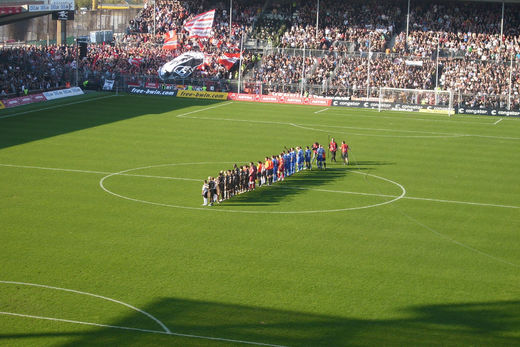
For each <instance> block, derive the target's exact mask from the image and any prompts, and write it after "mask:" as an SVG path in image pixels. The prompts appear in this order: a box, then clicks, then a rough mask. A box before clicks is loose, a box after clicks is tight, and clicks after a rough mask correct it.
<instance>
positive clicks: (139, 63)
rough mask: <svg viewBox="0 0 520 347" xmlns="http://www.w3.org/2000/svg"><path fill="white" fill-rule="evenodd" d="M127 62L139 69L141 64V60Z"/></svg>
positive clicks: (133, 59) (131, 59) (134, 59)
mask: <svg viewBox="0 0 520 347" xmlns="http://www.w3.org/2000/svg"><path fill="white" fill-rule="evenodd" d="M128 62H129V63H130V64H132V65H133V66H137V67H139V65H141V63H142V62H143V58H130V59H128Z"/></svg>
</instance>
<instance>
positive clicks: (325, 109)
mask: <svg viewBox="0 0 520 347" xmlns="http://www.w3.org/2000/svg"><path fill="white" fill-rule="evenodd" d="M328 109H329V108H328V107H327V108H324V109H323V110H319V111H316V112H314V113H321V112H323V111H327V110H328Z"/></svg>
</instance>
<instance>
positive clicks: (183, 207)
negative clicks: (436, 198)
mask: <svg viewBox="0 0 520 347" xmlns="http://www.w3.org/2000/svg"><path fill="white" fill-rule="evenodd" d="M201 164H208V163H176V164H163V165H152V166H144V167H138V168H132V169H128V170H123V171H120V172H116V173H113V174H110V175H107V176H105V177H103V178H101V179H100V180H99V186H100V187H101V189H103V190H104V191H105V192H107V193H108V194H111V195H114V196H116V197H118V198H121V199H125V200H130V201H134V202H139V203H143V204H149V205H155V206H163V207H173V208H182V209H187V210H201V211H217V212H231V213H250V214H309V213H323V212H340V211H354V210H362V209H366V208H372V207H379V206H383V205H386V204H390V203H393V202H395V201H397V200H400V199H402V198H403V197H404V196H405V195H406V189H405V188H404V187H403V186H402V185H401V184H399V183H397V182H394V181H392V180H389V179H387V178H384V177H380V176H376V175H372V174H369V173H360V172H353V173H356V174H360V175H365V176H371V177H375V178H377V179H380V180H383V181H387V182H390V183H392V184H394V185H396V186H398V187H399V188H400V189H401V192H402V193H401V195H399V196H397V197H394V198H393V199H391V200H388V201H384V202H381V203H377V204H372V205H365V206H358V207H347V208H339V209H331V210H305V211H258V210H257V211H251V210H232V209H225V210H224V209H208V208H203V207H190V206H183V205H172V204H163V203H159V202H154V201H147V200H140V199H135V198H131V197H128V196H125V195H121V194H118V193H115V192H113V191H111V190H109V189H108V188H106V187H105V186H104V184H103V183H104V181H105V180H106V179H107V178H110V177H113V176H117V175H119V174H122V173H127V172H129V171H134V170H143V169H149V168H154V167H161V166H176V165H201ZM212 164H220V163H212Z"/></svg>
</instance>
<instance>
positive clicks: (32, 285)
mask: <svg viewBox="0 0 520 347" xmlns="http://www.w3.org/2000/svg"><path fill="white" fill-rule="evenodd" d="M0 283H4V284H17V285H22V286H31V287H39V288H47V289H54V290H61V291H64V292H70V293H75V294H81V295H87V296H92V297H95V298H99V299H103V300H107V301H111V302H114V303H116V304H120V305H123V306H126V307H128V308H130V309H132V310H134V311H137V312H139V313H142V314H144V315H145V316H147V317H148V318H150V319H151V320H153V321H154V322H156V323H157V324H159V325H160V326H161V328H162V329H163V330H164V331H165V332H167V333H169V332H170V329H168V328H167V327H166V325H164V324H163V322H161V321H160V320H158V319H157V318H155V317H154V316H152V315H151V314H149V313H148V312H146V311H143V310H140V309H138V308H137V307H135V306H132V305H130V304H127V303H124V302H122V301H119V300H115V299H111V298H108V297H106V296H102V295H97V294H92V293H87V292H82V291H79V290H74V289H67V288H60V287H53V286H47V285H44V284H36V283H26V282H14V281H1V280H0Z"/></svg>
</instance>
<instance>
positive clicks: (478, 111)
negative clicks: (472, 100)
mask: <svg viewBox="0 0 520 347" xmlns="http://www.w3.org/2000/svg"><path fill="white" fill-rule="evenodd" d="M455 113H457V114H473V115H483V116H498V117H520V111H518V110H517V111H514V110H511V111H508V110H504V109H495V108H475V107H457V108H456V109H455Z"/></svg>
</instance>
